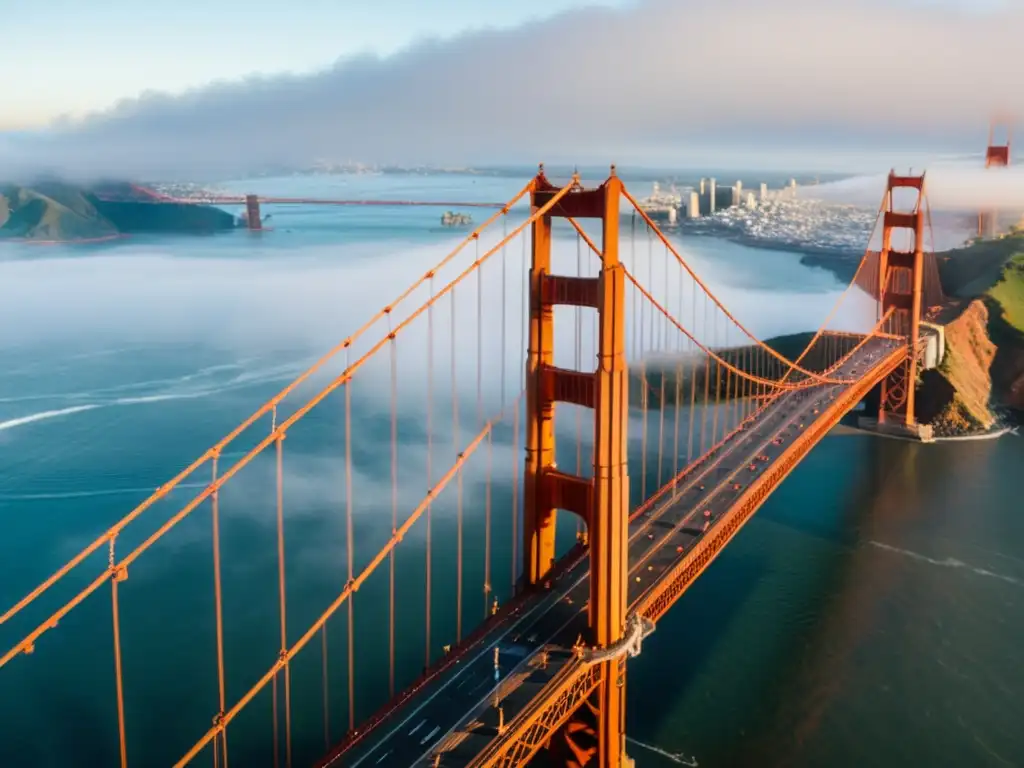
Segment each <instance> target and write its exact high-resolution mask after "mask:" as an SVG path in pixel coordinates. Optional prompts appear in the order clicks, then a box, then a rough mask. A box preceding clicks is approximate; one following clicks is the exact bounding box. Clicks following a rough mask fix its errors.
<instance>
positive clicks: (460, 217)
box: [441, 211, 473, 227]
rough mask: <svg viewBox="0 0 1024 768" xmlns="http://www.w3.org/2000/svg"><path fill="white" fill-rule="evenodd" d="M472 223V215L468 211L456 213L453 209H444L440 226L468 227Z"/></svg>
mask: <svg viewBox="0 0 1024 768" xmlns="http://www.w3.org/2000/svg"><path fill="white" fill-rule="evenodd" d="M472 223H473V217H472V216H470V215H469V214H468V213H456V212H455V211H445V212H444V213H443V214H442V215H441V226H442V227H468V226H470V225H471V224H472Z"/></svg>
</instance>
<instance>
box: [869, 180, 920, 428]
mask: <svg viewBox="0 0 1024 768" xmlns="http://www.w3.org/2000/svg"><path fill="white" fill-rule="evenodd" d="M897 189H912V190H916V191H917V200H916V201H915V203H914V207H913V209H912V210H911V211H909V212H905V211H897V210H895V208H894V196H895V195H894V192H895V190H897ZM895 230H905V231H909V232H910V238H909V240H910V241H911V243H912V245H911V248H910V249H909V250H905V251H902V250H895V249H893V246H892V237H893V232H894V231H895ZM923 249H924V174H921V175H920V176H897V175H896V173H895V171H891V172H890V173H889V181H888V185H887V187H886V193H885V212H884V213H883V216H882V251H881V254H880V255H879V264H878V267H879V268H878V280H879V284H878V296H879V317H881V316H883V315H884V314H885V313H886V312H888V311H889V309H890V308H891V309H894V310H895V311H894V312H893V316H894V318H895V328H896V332H897V333H899V334H901V335H906V336H907V344H908V346H909V350H908V354H907V361H906V363H905V365H903V366H901V367H900V368H898V369H897V370H896V371H894V372H893V373H892V374H891V375H890V376H889V377H887V378H886V379H884V380H883V381H882V397H881V401H880V405H879V411H878V423H879V424H884V423H887V422H890V421H893V420H894V419H899V420H902V421H903V424H904V425H905V426H907V427H911V428H913V427H914V426H915V425H916V423H917V422H916V419H915V416H914V387H915V384H916V382H917V369H918V341H919V340H920V337H921V314H922V309H923V305H922V298H921V295H922V285H923V283H924V250H923Z"/></svg>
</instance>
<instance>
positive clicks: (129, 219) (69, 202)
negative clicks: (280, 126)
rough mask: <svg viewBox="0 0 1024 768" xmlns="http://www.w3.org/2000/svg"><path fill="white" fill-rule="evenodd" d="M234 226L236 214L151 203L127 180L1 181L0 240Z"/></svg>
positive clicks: (86, 238)
mask: <svg viewBox="0 0 1024 768" xmlns="http://www.w3.org/2000/svg"><path fill="white" fill-rule="evenodd" d="M235 226H236V221H235V218H234V217H233V216H232V215H231V214H229V213H226V212H224V211H222V210H220V209H218V208H214V207H212V206H208V205H198V204H191V203H167V202H160V203H159V204H154V200H153V198H152V197H151V196H149V195H147V194H146V193H145V192H144V191H142V190H139V189H137V188H136V187H134V186H132V185H131V184H127V183H121V182H116V183H105V184H101V185H94V186H91V187H80V186H76V185H73V184H68V183H66V182H63V181H39V182H35V183H33V184H32V185H30V186H26V185H17V184H3V183H0V240H20V241H26V242H36V243H76V242H78V243H86V242H101V241H105V240H112V239H114V238H117V237H121V236H123V235H131V234H137V233H166V234H173V233H211V232H220V231H224V230H229V229H233V228H234V227H235Z"/></svg>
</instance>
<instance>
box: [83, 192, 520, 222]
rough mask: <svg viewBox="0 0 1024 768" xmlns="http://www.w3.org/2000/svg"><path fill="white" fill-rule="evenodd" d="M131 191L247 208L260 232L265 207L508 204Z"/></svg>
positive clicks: (151, 197) (144, 198)
mask: <svg viewBox="0 0 1024 768" xmlns="http://www.w3.org/2000/svg"><path fill="white" fill-rule="evenodd" d="M127 188H128V189H127V191H129V192H130V193H131V201H132V202H138V203H149V204H152V205H217V206H225V207H234V206H244V207H245V221H246V228H247V229H250V230H253V231H259V230H262V229H263V214H262V208H263V206H264V205H286V206H290V205H302V206H327V207H352V206H365V207H370V208H391V207H395V208H424V207H426V208H493V209H500V208H503V207H504V205H505V204H504V203H491V202H480V201H450V200H397V199H396V200H370V199H363V198H351V199H342V198H327V197H280V196H266V195H262V196H261V195H253V194H248V195H224V194H213V193H203V194H198V195H194V196H190V197H176V196H174V195H168V194H165V193H163V192H159V191H157V190H155V189H151V188H149V187H144V186H140V185H138V184H130V185H127ZM97 196H98V197H99V199H101V200H120V199H122V198H123V197H124V194H123V191H122V193H121V194H116V195H111V193H110V192H107V191H103V190H101V191H100V192H99V194H98V195H97Z"/></svg>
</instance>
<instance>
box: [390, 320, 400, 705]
mask: <svg viewBox="0 0 1024 768" xmlns="http://www.w3.org/2000/svg"><path fill="white" fill-rule="evenodd" d="M390 327H391V313H390V312H389V313H388V333H389V336H390V337H391V343H390V344H389V345H388V346H389V347H390V352H391V535H392V536H397V535H398V348H397V341H396V340H395V334H394V333H393V332H391V330H390ZM388 567H389V570H390V573H389V574H388V575H389V584H388V588H389V589H388V591H389V593H390V594H389V599H388V693H389V694H390V696H391V697H394V695H395V550H394V548H392V550H391V551H390V552H389V553H388Z"/></svg>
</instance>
